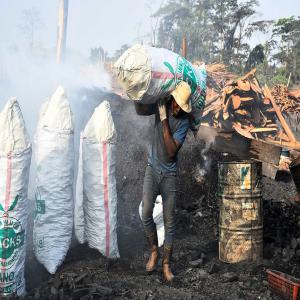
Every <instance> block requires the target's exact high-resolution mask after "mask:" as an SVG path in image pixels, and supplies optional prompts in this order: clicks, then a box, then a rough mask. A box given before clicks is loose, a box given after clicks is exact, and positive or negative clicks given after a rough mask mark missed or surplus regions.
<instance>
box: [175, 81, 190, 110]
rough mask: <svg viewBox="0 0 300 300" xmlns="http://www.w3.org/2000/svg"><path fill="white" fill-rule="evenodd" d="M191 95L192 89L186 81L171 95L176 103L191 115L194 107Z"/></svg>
mask: <svg viewBox="0 0 300 300" xmlns="http://www.w3.org/2000/svg"><path fill="white" fill-rule="evenodd" d="M191 93H192V91H191V88H190V86H189V85H188V83H186V82H185V81H181V82H180V83H179V84H178V85H177V86H176V88H175V90H174V91H173V92H172V93H171V95H172V96H173V98H174V99H175V101H176V103H177V104H178V105H179V106H180V108H181V109H182V110H183V111H185V112H186V113H190V112H191V111H192V105H191V101H190V96H191Z"/></svg>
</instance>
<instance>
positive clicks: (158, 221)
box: [139, 195, 165, 247]
mask: <svg viewBox="0 0 300 300" xmlns="http://www.w3.org/2000/svg"><path fill="white" fill-rule="evenodd" d="M142 209H143V203H142V202H141V203H140V205H139V215H140V218H141V220H142ZM152 216H153V220H154V223H155V225H156V231H157V239H158V247H161V246H162V245H163V244H164V241H165V225H164V215H163V203H162V198H161V195H158V196H157V198H156V200H155V205H154V208H153V214H152Z"/></svg>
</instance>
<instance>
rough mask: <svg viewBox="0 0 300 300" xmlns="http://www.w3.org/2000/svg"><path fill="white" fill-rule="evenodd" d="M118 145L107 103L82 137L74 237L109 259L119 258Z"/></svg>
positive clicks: (100, 108)
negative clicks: (85, 242)
mask: <svg viewBox="0 0 300 300" xmlns="http://www.w3.org/2000/svg"><path fill="white" fill-rule="evenodd" d="M115 143H116V130H115V126H114V123H113V119H112V116H111V112H110V105H109V103H108V102H107V101H104V102H102V103H101V104H100V105H99V106H98V107H97V108H96V109H95V112H94V114H93V115H92V117H91V119H90V120H89V122H88V123H87V125H86V127H85V129H84V131H83V132H82V133H81V145H82V155H81V160H82V161H81V162H79V166H80V165H81V166H82V175H80V174H79V176H78V178H79V180H80V178H82V190H81V188H80V186H79V187H78V188H77V193H76V203H75V233H76V237H77V239H78V241H79V242H81V243H82V242H83V241H87V242H88V244H89V246H90V247H91V248H95V249H97V250H98V251H99V252H100V253H102V254H103V255H105V256H107V257H110V258H116V257H119V250H118V241H117V191H116V174H115V160H116V159H115V147H116V145H115ZM79 172H81V171H80V168H79ZM78 184H79V185H80V184H81V183H80V182H78V181H77V185H78Z"/></svg>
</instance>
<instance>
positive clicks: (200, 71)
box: [114, 45, 206, 127]
mask: <svg viewBox="0 0 300 300" xmlns="http://www.w3.org/2000/svg"><path fill="white" fill-rule="evenodd" d="M114 68H115V71H116V75H117V79H118V81H119V83H120V84H121V86H122V87H123V89H124V90H125V91H126V93H127V95H128V97H129V98H130V99H131V100H136V101H141V103H144V104H151V103H155V102H156V101H158V99H160V98H161V97H164V96H166V95H168V94H170V93H171V92H172V91H173V90H174V89H175V87H176V85H177V84H178V83H179V82H180V81H186V82H187V83H188V84H189V85H190V87H191V90H192V94H191V102H192V115H193V117H194V122H193V125H194V126H195V127H198V126H199V124H200V121H201V115H202V111H203V108H204V105H205V97H206V69H205V65H202V66H200V67H199V66H194V65H192V64H191V63H190V62H189V61H187V60H186V59H185V58H183V57H182V56H180V55H178V54H176V53H174V52H172V51H170V50H167V49H163V48H155V47H148V46H142V45H135V46H133V47H131V48H130V49H128V50H127V51H126V52H125V53H124V54H123V55H122V56H121V57H120V58H119V59H118V60H117V62H116V63H115V65H114Z"/></svg>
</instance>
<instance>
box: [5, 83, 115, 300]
mask: <svg viewBox="0 0 300 300" xmlns="http://www.w3.org/2000/svg"><path fill="white" fill-rule="evenodd" d="M116 136H117V134H116V129H115V126H114V123H113V119H112V116H111V111H110V105H109V103H108V102H107V101H104V102H102V103H101V104H100V105H99V106H98V107H97V108H96V109H95V112H94V114H93V115H92V117H91V118H90V120H89V121H88V123H87V124H86V127H85V129H84V131H83V132H82V133H81V139H80V157H79V164H78V174H77V186H76V196H75V200H74V195H73V188H74V184H73V183H74V176H73V174H74V122H73V115H72V111H71V108H70V104H69V102H68V99H67V96H66V94H65V91H64V89H63V88H62V87H61V86H59V87H58V88H57V90H56V91H55V93H54V94H53V95H52V96H51V98H50V99H49V100H48V101H46V102H45V103H44V104H43V106H42V108H41V110H40V115H39V122H38V126H37V131H36V135H35V161H36V178H35V214H34V216H35V218H34V226H33V246H34V252H35V255H36V258H37V260H38V261H39V262H40V263H41V264H43V265H44V266H45V268H46V269H47V270H48V272H49V273H51V274H54V273H55V272H56V271H57V268H58V267H59V266H60V265H61V264H62V263H63V261H64V258H65V256H66V254H67V252H68V250H69V247H70V244H71V240H72V232H73V223H74V225H75V235H76V237H77V239H78V241H79V242H80V243H84V242H87V243H88V245H89V246H90V247H91V248H95V249H97V250H98V251H99V252H101V253H102V254H103V255H105V256H107V257H110V258H116V257H119V250H118V243H117V232H116V229H117V192H116V178H115V147H116ZM30 162H31V144H30V141H29V137H28V134H27V131H26V129H25V124H24V120H23V117H22V113H21V110H20V107H19V104H18V102H17V100H16V99H14V98H13V99H10V100H9V101H8V103H7V104H6V106H5V108H4V109H3V111H2V112H1V113H0V266H1V270H0V276H1V278H5V280H3V282H2V281H1V286H0V297H2V296H10V295H14V294H17V295H23V294H24V293H25V279H24V266H25V256H26V236H27V221H28V215H29V211H28V210H29V205H28V198H27V190H28V179H29V169H30ZM73 218H74V222H73Z"/></svg>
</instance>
